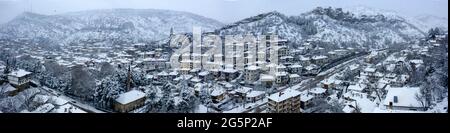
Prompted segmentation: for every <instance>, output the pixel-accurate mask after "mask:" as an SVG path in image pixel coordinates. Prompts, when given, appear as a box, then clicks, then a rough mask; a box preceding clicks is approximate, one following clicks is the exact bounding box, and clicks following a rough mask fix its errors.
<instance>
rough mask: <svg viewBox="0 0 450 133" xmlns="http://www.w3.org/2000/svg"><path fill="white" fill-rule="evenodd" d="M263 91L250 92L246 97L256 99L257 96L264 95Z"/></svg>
mask: <svg viewBox="0 0 450 133" xmlns="http://www.w3.org/2000/svg"><path fill="white" fill-rule="evenodd" d="M264 93H265V92H264V91H250V92H248V93H247V95H246V96H247V97H257V96H261V95H264Z"/></svg>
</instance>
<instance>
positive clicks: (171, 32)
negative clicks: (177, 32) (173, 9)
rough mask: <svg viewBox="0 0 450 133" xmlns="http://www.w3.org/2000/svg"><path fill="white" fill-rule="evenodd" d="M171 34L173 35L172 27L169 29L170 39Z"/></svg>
mask: <svg viewBox="0 0 450 133" xmlns="http://www.w3.org/2000/svg"><path fill="white" fill-rule="evenodd" d="M173 34H174V33H173V27H171V28H170V37H172V36H173Z"/></svg>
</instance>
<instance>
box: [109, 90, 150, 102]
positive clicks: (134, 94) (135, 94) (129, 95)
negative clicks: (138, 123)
mask: <svg viewBox="0 0 450 133" xmlns="http://www.w3.org/2000/svg"><path fill="white" fill-rule="evenodd" d="M144 97H145V93H143V92H141V91H138V90H131V91H129V92H126V93H122V94H120V95H119V97H118V98H117V99H116V101H117V102H119V103H120V104H128V103H130V102H133V101H136V100H138V99H141V98H144Z"/></svg>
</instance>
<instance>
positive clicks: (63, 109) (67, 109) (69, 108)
mask: <svg viewBox="0 0 450 133" xmlns="http://www.w3.org/2000/svg"><path fill="white" fill-rule="evenodd" d="M52 112H54V113H86V111H84V110H81V109H80V108H78V107H75V106H73V105H72V104H64V105H62V106H59V107H56V108H55V109H54V110H53V111H52Z"/></svg>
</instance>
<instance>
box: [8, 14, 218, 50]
mask: <svg viewBox="0 0 450 133" xmlns="http://www.w3.org/2000/svg"><path fill="white" fill-rule="evenodd" d="M193 26H201V27H203V29H205V30H213V29H216V28H219V27H221V26H222V23H220V22H218V21H216V20H212V19H209V18H205V17H202V16H198V15H195V14H191V13H187V12H177V11H168V10H154V9H109V10H91V11H82V12H74V13H66V14H59V15H50V16H47V15H39V14H34V13H23V14H21V15H19V16H17V17H16V18H15V19H14V20H12V21H10V22H8V23H6V24H5V25H3V26H2V28H0V38H9V39H17V38H29V39H33V40H42V39H43V40H46V39H48V40H50V42H52V43H57V44H70V43H80V42H87V43H95V42H104V41H109V42H113V43H127V42H142V41H154V40H158V39H162V38H166V37H168V35H169V34H170V29H171V28H173V30H174V32H175V33H180V32H190V31H192V27H193Z"/></svg>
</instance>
